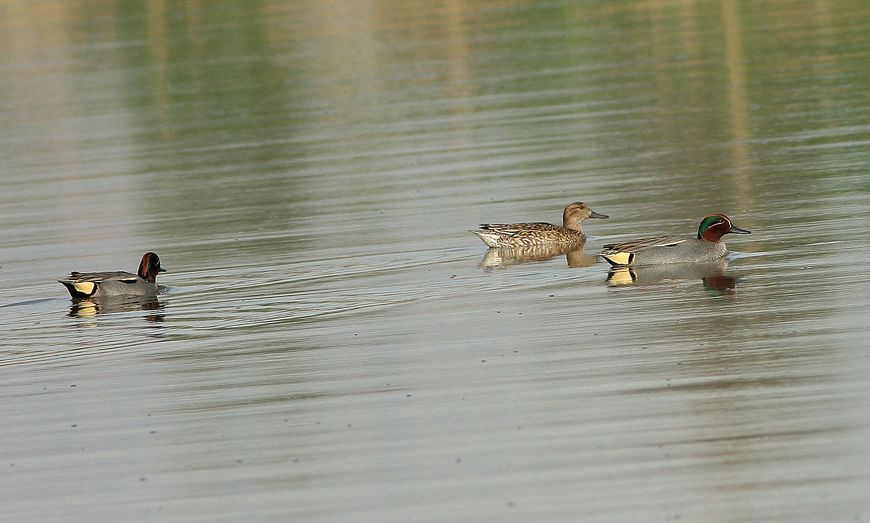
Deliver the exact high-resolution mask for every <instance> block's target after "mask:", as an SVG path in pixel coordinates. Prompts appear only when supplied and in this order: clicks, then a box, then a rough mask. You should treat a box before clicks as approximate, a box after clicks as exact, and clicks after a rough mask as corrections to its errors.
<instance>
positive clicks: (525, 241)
mask: <svg viewBox="0 0 870 523" xmlns="http://www.w3.org/2000/svg"><path fill="white" fill-rule="evenodd" d="M607 217H608V216H607V215H605V214H600V213H597V212H595V211H593V210H592V209H591V208H590V207H589V206H588V205H586V204H585V203H583V202H574V203H572V204H570V205H568V206H567V207H565V210H564V212H563V213H562V225H561V226H559V225H553V224H551V223H544V222H534V223H484V224H481V225H480V228H479V229H477V230H470V231H468V232H470V233H472V234H475V235H477V236H478V237H479V238H480V239H481V240H483V243H485V244H486V245H488V246H489V247H536V246H545V245H572V244H577V243H583V242H584V241H586V235H585V234H584V233H583V227H582V225H581V224H582V222H583V220H586V219H587V218H607Z"/></svg>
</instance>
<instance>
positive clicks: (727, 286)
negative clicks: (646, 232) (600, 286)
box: [607, 259, 738, 294]
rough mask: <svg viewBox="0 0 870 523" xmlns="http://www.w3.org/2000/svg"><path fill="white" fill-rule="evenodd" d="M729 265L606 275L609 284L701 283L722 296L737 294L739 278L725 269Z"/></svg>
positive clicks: (632, 269) (617, 270)
mask: <svg viewBox="0 0 870 523" xmlns="http://www.w3.org/2000/svg"><path fill="white" fill-rule="evenodd" d="M727 267H728V262H727V261H725V260H724V259H723V260H716V261H712V262H705V263H671V264H667V265H644V266H641V267H613V268H611V269H610V272H609V273H608V274H607V285H609V286H611V287H619V286H625V285H639V286H645V285H650V286H651V285H659V284H663V283H666V282H670V281H679V280H701V281H702V282H703V283H704V288H706V289H707V290H709V291H713V292H716V293H719V294H734V293H736V291H737V281H738V280H737V277H735V276H730V275H728V274H727V273H726V272H725V270H726V269H727Z"/></svg>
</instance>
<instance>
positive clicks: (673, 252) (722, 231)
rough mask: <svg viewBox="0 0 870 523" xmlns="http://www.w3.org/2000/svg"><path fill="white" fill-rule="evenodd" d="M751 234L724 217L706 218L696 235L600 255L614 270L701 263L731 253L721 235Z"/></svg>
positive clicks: (609, 248)
mask: <svg viewBox="0 0 870 523" xmlns="http://www.w3.org/2000/svg"><path fill="white" fill-rule="evenodd" d="M729 233H731V234H750V233H751V231H748V230H746V229H741V228H740V227H737V226H736V225H734V224H733V223H731V218H729V217H727V216H725V215H724V214H711V215H710V216H705V217H704V219H702V220H701V223H700V224H699V225H698V234H697V235H696V236H656V237H653V238H641V239H637V240H630V241H627V242H622V243H611V244H608V245H605V246H604V248H603V250H602V251H601V252H600V253H599V254H600V256H601V257H602V258H604V259H605V260H606V261H607V263H609V264H610V265H612V266H614V267H637V266H639V265H660V264H665V263H698V262H708V261H713V260H718V259H720V258H724V257H725V253H726V252H728V251H727V249H726V247H725V242H723V241H722V236H724V235H726V234H729Z"/></svg>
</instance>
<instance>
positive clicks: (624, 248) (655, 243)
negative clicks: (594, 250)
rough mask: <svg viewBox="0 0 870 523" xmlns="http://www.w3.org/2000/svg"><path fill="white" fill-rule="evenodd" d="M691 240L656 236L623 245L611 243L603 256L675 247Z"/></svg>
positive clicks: (606, 247)
mask: <svg viewBox="0 0 870 523" xmlns="http://www.w3.org/2000/svg"><path fill="white" fill-rule="evenodd" d="M688 239H689V238H687V237H685V236H656V237H653V238H639V239H637V240H629V241H627V242H621V243H609V244H607V245H605V246H604V250H602V251H601V254H618V253H621V252H639V251H644V250H646V249H652V248H653V247H673V246H675V245H679V244H681V243H683V242H685V241H687V240H688Z"/></svg>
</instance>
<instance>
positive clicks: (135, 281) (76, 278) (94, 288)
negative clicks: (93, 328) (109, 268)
mask: <svg viewBox="0 0 870 523" xmlns="http://www.w3.org/2000/svg"><path fill="white" fill-rule="evenodd" d="M164 271H165V269H163V268H161V267H160V258H158V257H157V255H156V254H154V253H153V252H146V253H145V255H144V256H142V261H141V262H140V263H139V273H138V274H131V273H129V272H124V271H115V272H77V271H73V272H71V273H70V275H69V276H68V277H66V278H64V279H62V280H57V281H59V282H60V283H62V284H64V286H66V289H67V290H68V291H69V293H70V296H72V297H73V298H75V299H77V300H79V299H84V298H110V297H116V296H117V297H121V296H131V297H132V296H155V295H156V294H157V273H158V272H164Z"/></svg>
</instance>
